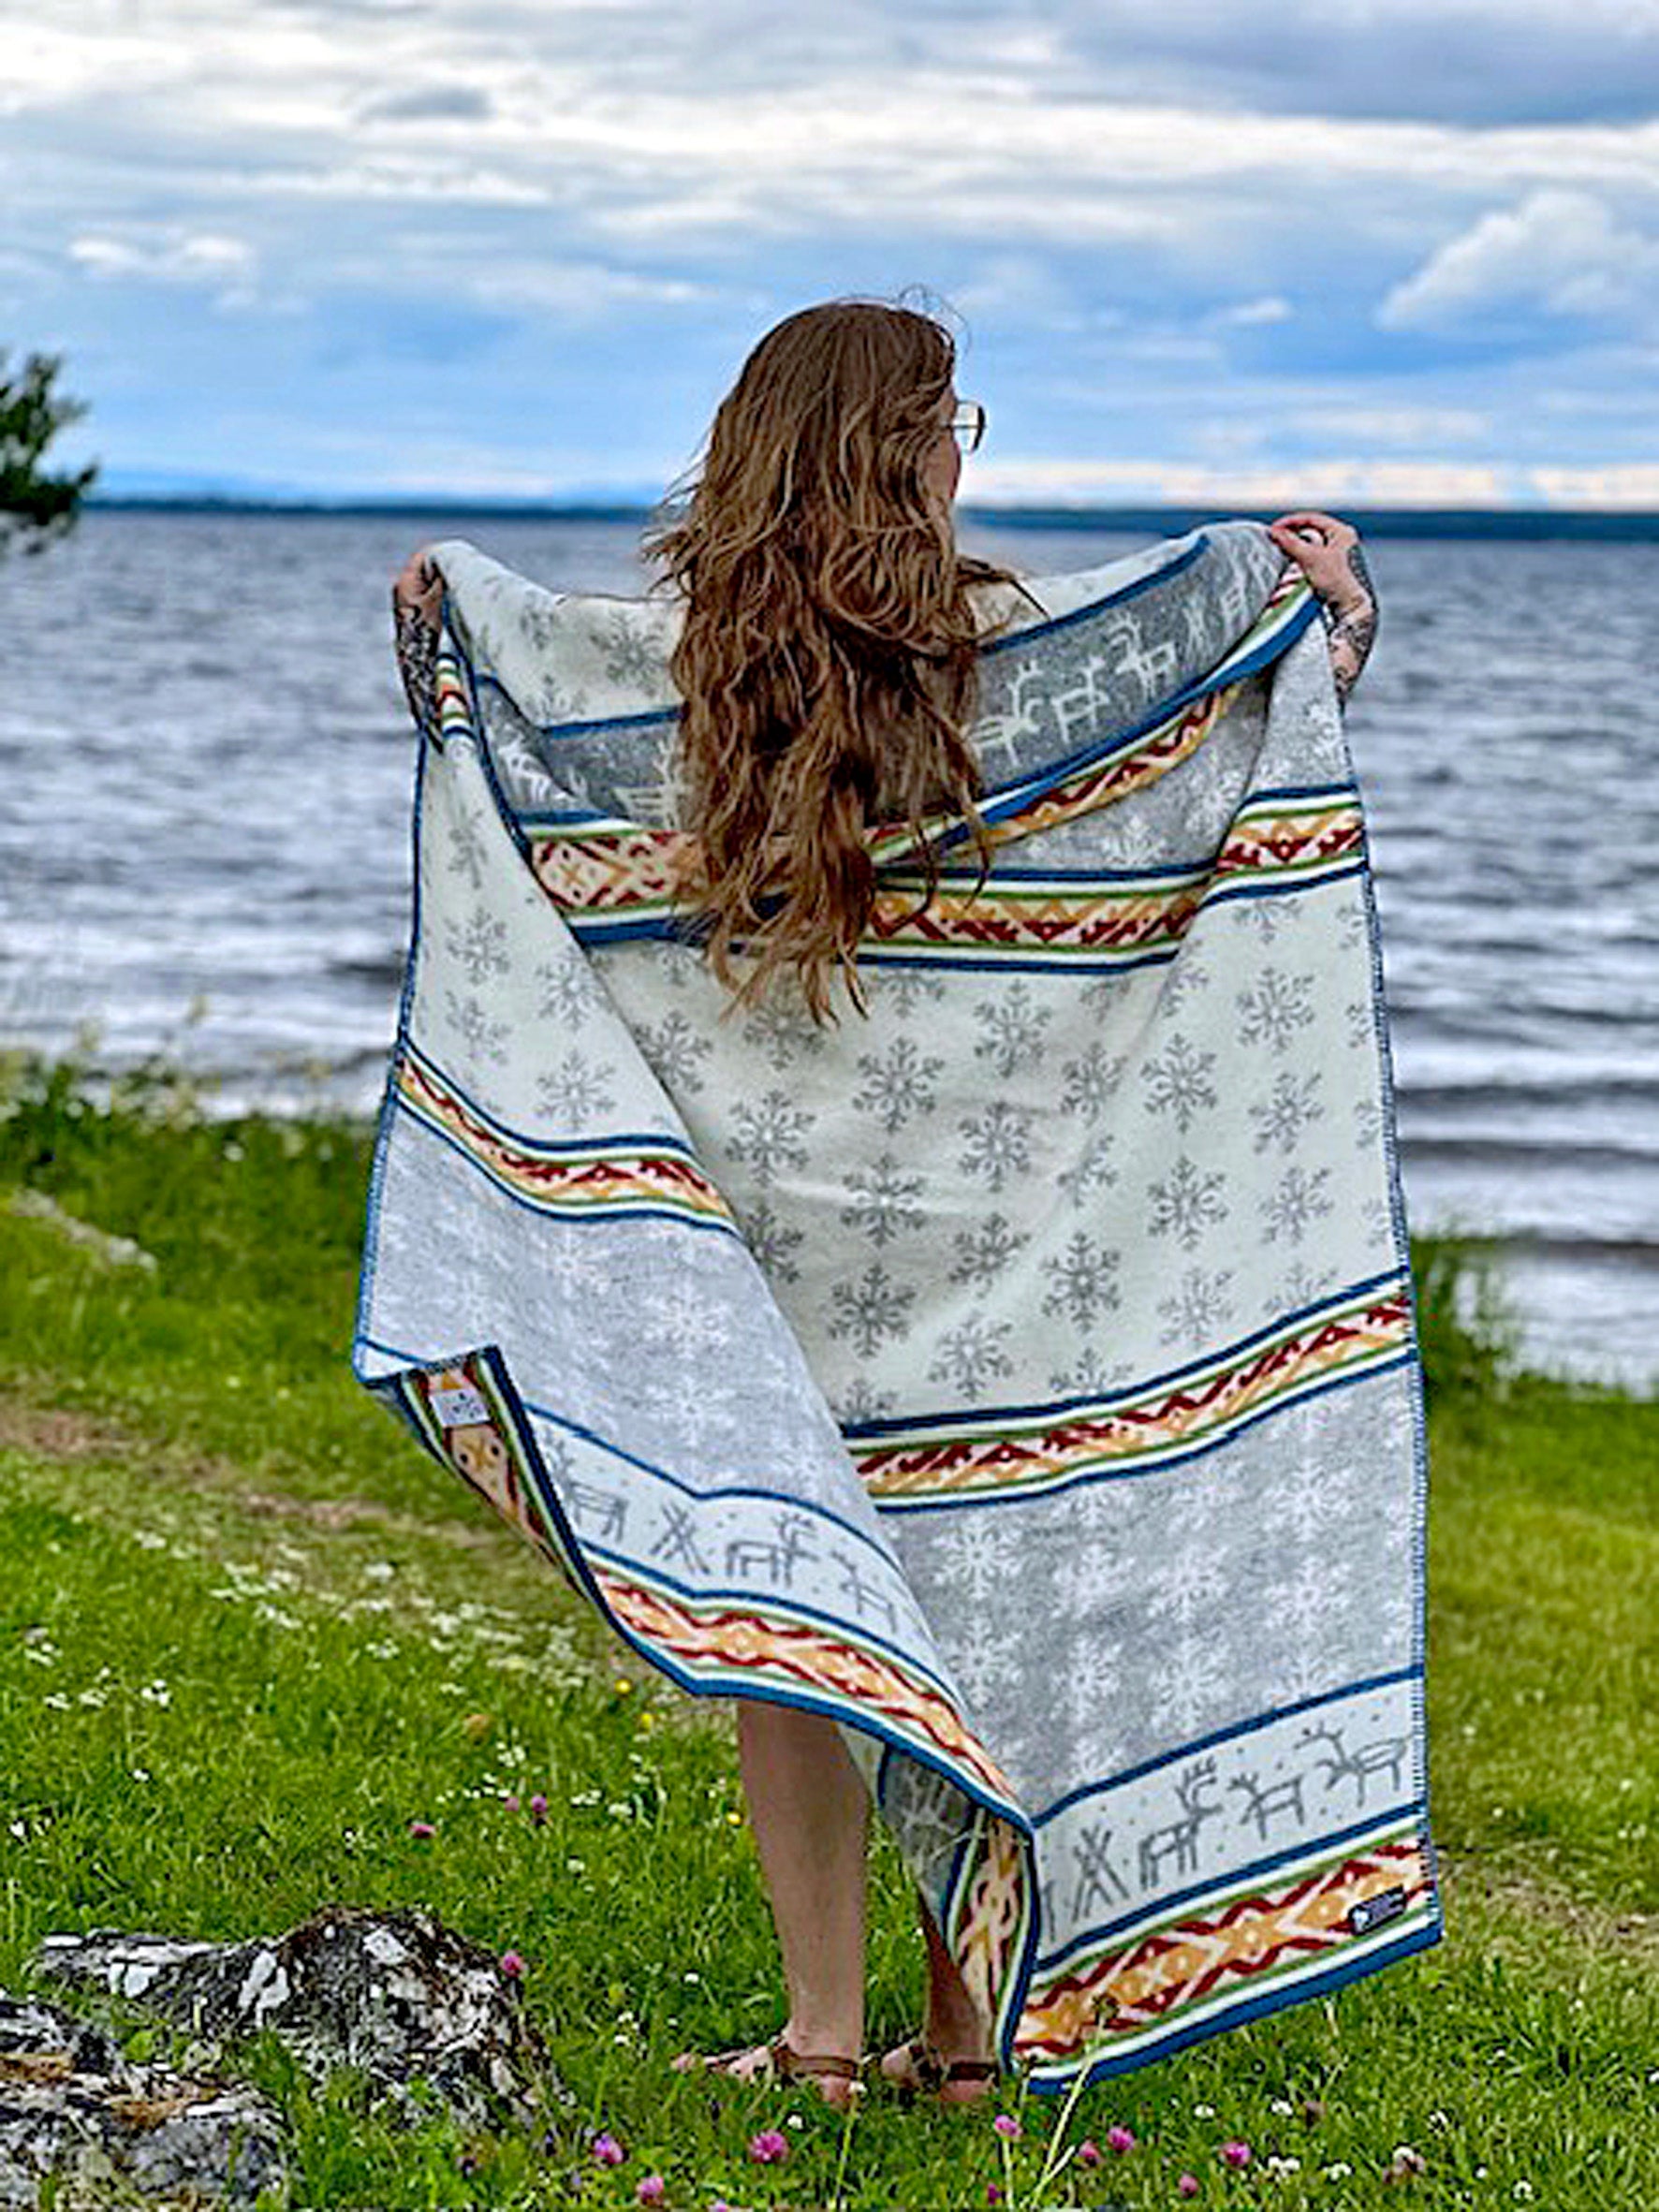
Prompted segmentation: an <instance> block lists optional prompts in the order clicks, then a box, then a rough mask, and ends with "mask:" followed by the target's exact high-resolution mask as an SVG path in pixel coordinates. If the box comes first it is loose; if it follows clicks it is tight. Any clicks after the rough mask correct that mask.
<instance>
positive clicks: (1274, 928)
mask: <svg viewBox="0 0 1659 2212" xmlns="http://www.w3.org/2000/svg"><path fill="white" fill-rule="evenodd" d="M1234 912H1235V917H1236V926H1237V927H1238V928H1240V929H1245V928H1248V929H1252V930H1255V933H1256V935H1257V936H1258V937H1259V938H1260V939H1261V941H1262V943H1263V944H1264V945H1271V943H1272V942H1273V940H1274V938H1275V937H1277V936H1278V934H1279V925H1280V924H1281V922H1283V921H1284V919H1285V916H1284V915H1283V914H1282V913H1281V912H1280V911H1279V901H1278V899H1277V898H1276V897H1275V896H1273V895H1272V894H1269V895H1268V896H1267V897H1265V898H1256V899H1239V900H1236V901H1234Z"/></svg>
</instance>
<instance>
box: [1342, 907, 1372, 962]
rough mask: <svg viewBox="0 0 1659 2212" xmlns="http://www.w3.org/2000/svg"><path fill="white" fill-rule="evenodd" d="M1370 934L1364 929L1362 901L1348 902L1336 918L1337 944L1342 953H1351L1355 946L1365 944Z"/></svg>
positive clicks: (1364, 918)
mask: <svg viewBox="0 0 1659 2212" xmlns="http://www.w3.org/2000/svg"><path fill="white" fill-rule="evenodd" d="M1370 933H1371V932H1370V930H1368V929H1367V927H1366V914H1365V902H1364V901H1363V900H1362V899H1353V900H1350V901H1349V902H1348V903H1347V905H1345V906H1344V907H1343V909H1342V911H1341V913H1340V914H1339V915H1338V916H1337V942H1338V944H1339V945H1341V946H1342V948H1343V951H1344V952H1352V951H1353V949H1354V947H1355V945H1363V944H1364V943H1365V941H1366V939H1367V937H1368V936H1369V935H1370Z"/></svg>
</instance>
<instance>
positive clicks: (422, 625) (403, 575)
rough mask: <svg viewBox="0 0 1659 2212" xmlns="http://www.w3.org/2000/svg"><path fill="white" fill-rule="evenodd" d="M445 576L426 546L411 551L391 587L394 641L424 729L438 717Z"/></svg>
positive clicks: (406, 692)
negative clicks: (426, 551) (438, 673)
mask: <svg viewBox="0 0 1659 2212" xmlns="http://www.w3.org/2000/svg"><path fill="white" fill-rule="evenodd" d="M443 603H444V579H443V578H442V577H441V576H440V575H439V574H438V572H437V570H436V569H435V568H434V567H433V564H432V563H431V562H430V561H429V560H428V559H427V557H426V553H425V550H424V549H422V550H421V551H419V552H418V553H411V554H410V556H409V558H408V560H407V561H405V562H404V565H403V567H402V568H400V569H399V571H398V573H397V577H396V579H395V580H394V582H393V584H392V587H391V617H392V629H393V642H394V644H395V646H396V649H397V656H398V674H399V675H400V676H401V677H402V678H403V681H404V697H405V698H406V699H407V700H408V702H409V711H410V713H411V714H413V715H414V717H415V720H416V722H417V724H418V726H419V727H420V728H421V729H431V728H433V725H434V724H435V722H436V719H437V664H438V627H439V609H440V608H442V606H443Z"/></svg>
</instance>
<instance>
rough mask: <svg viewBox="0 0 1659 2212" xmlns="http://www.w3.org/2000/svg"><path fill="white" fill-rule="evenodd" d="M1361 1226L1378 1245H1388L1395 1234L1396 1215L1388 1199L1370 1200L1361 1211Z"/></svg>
mask: <svg viewBox="0 0 1659 2212" xmlns="http://www.w3.org/2000/svg"><path fill="white" fill-rule="evenodd" d="M1359 1225H1360V1227H1361V1228H1362V1229H1363V1230H1364V1231H1365V1234H1366V1235H1367V1236H1368V1237H1369V1238H1372V1239H1373V1241H1374V1242H1376V1243H1379V1244H1381V1243H1386V1242H1387V1241H1388V1240H1389V1239H1391V1238H1392V1237H1393V1234H1394V1215H1393V1211H1392V1209H1391V1208H1390V1207H1389V1205H1388V1201H1387V1199H1386V1198H1368V1199H1367V1200H1366V1201H1365V1204H1364V1205H1363V1206H1362V1207H1361V1208H1360V1209H1359Z"/></svg>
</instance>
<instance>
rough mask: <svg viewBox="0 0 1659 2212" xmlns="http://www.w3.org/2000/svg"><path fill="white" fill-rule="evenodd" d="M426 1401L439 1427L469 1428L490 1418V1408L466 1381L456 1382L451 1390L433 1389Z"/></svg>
mask: <svg viewBox="0 0 1659 2212" xmlns="http://www.w3.org/2000/svg"><path fill="white" fill-rule="evenodd" d="M428 1402H429V1403H430V1404H431V1406H432V1412H433V1420H434V1421H436V1423H437V1425H438V1427H439V1428H471V1427H472V1426H473V1425H474V1424H475V1423H476V1422H478V1421H488V1420H489V1418H490V1408H489V1407H488V1406H487V1405H486V1404H485V1403H484V1400H483V1399H481V1398H480V1397H479V1396H478V1394H477V1391H476V1390H475V1389H474V1388H473V1387H472V1385H471V1384H468V1383H461V1384H457V1385H456V1386H455V1388H454V1389H452V1390H434V1391H433V1394H432V1397H431V1399H430V1400H429V1401H428Z"/></svg>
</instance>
